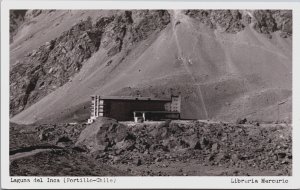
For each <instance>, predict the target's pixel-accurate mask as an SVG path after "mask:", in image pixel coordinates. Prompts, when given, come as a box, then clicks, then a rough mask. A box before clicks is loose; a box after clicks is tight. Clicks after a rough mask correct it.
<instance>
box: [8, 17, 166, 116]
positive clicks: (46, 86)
mask: <svg viewBox="0 0 300 190" xmlns="http://www.w3.org/2000/svg"><path fill="white" fill-rule="evenodd" d="M39 13H41V11H40V12H39ZM36 14H37V13H34V15H36ZM169 22H170V18H169V15H168V13H167V12H166V11H125V12H122V13H120V14H117V15H114V16H111V17H101V18H98V19H97V20H96V22H95V23H92V19H91V18H90V17H88V19H87V20H83V21H81V22H79V23H78V24H76V25H75V26H73V27H71V28H70V29H69V30H68V31H66V32H63V33H62V35H61V36H60V37H58V38H55V39H53V40H51V41H50V42H46V43H45V44H44V45H42V46H41V47H39V49H37V50H34V51H32V52H30V53H28V54H27V55H26V56H25V57H24V59H23V60H22V61H18V63H16V64H14V65H13V66H12V67H11V75H10V84H11V85H10V90H11V97H12V98H11V104H10V111H11V114H12V115H15V114H16V113H19V112H21V111H22V110H24V109H25V108H26V107H28V106H30V105H32V104H34V103H35V102H37V101H38V100H39V99H40V98H42V97H44V96H46V95H47V94H49V93H51V92H52V91H54V90H56V89H57V88H58V87H60V86H62V85H64V84H65V83H66V82H68V81H71V80H72V79H71V78H72V77H73V76H74V75H75V74H76V73H77V72H78V71H79V70H80V69H81V67H82V65H83V64H84V62H86V60H87V59H89V58H90V57H91V56H92V54H94V53H95V52H96V51H98V50H99V48H103V49H105V50H107V55H108V56H109V57H111V56H114V55H115V54H117V53H119V52H120V51H121V50H122V48H124V49H126V48H127V47H128V46H130V45H132V44H134V43H137V42H139V41H140V40H143V39H144V38H147V36H148V35H150V34H151V33H152V32H154V31H155V30H162V29H163V28H164V27H165V26H166V25H167V24H168V23H169ZM108 64H109V63H108Z"/></svg>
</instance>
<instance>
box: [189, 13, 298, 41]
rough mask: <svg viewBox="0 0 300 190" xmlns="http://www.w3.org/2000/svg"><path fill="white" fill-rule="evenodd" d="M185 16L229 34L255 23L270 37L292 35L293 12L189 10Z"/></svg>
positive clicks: (260, 31) (254, 25)
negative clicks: (277, 33)
mask: <svg viewBox="0 0 300 190" xmlns="http://www.w3.org/2000/svg"><path fill="white" fill-rule="evenodd" d="M185 14H186V15H188V16H190V17H192V18H195V19H197V20H199V21H200V22H201V23H203V24H206V25H208V26H209V27H211V28H214V29H220V30H222V31H224V32H228V33H237V32H239V31H242V30H243V29H244V28H245V26H247V25H249V24H251V23H253V28H254V29H255V30H256V31H257V32H259V33H263V34H267V35H269V34H271V33H273V32H276V31H280V33H281V34H280V35H281V36H282V37H288V36H291V35H292V11H291V10H254V11H244V10H187V11H185Z"/></svg>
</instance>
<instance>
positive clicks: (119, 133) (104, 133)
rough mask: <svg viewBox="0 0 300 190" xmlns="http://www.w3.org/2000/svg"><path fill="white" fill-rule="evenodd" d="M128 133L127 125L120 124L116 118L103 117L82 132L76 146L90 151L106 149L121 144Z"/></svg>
mask: <svg viewBox="0 0 300 190" xmlns="http://www.w3.org/2000/svg"><path fill="white" fill-rule="evenodd" d="M128 135H129V133H128V129H127V126H125V125H122V124H119V123H118V122H117V121H116V120H115V119H111V118H106V117H101V118H98V119H97V120H96V121H95V122H94V123H93V124H91V125H88V126H87V127H86V128H85V129H84V130H83V131H82V132H81V134H80V136H79V138H78V140H77V142H76V146H78V147H84V148H85V149H88V150H89V151H90V152H94V151H99V150H101V151H104V150H106V149H107V148H108V147H112V146H113V145H115V144H118V145H119V144H120V143H119V142H121V141H123V140H124V139H125V138H126V137H127V136H128Z"/></svg>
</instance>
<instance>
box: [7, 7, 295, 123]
mask: <svg viewBox="0 0 300 190" xmlns="http://www.w3.org/2000/svg"><path fill="white" fill-rule="evenodd" d="M22 15H24V12H23V13H22ZM11 18H15V19H11V38H12V39H13V40H12V41H11V72H10V93H11V95H10V114H11V117H12V121H14V122H18V123H33V122H36V121H38V120H45V119H46V120H47V121H50V120H51V121H60V120H65V119H70V118H71V119H72V118H74V116H75V113H78V111H79V110H83V111H82V112H85V115H87V113H88V110H87V109H85V108H87V107H89V106H88V105H89V97H90V95H92V94H103V95H109V94H114V95H136V94H142V95H145V96H156V97H168V96H169V95H170V94H171V93H172V94H181V95H182V97H183V104H182V105H183V107H182V110H183V112H182V116H183V117H184V118H202V119H203V118H205V119H219V120H235V119H237V118H240V117H249V118H252V119H253V120H267V121H272V120H273V121H274V120H278V119H280V120H290V119H291V117H290V115H291V114H290V113H291V84H292V82H291V71H292V57H291V55H292V54H291V52H292V51H291V47H292V46H291V44H292V12H291V11H289V10H280V11H279V10H272V11H269V10H259V11H256V10H251V11H250V10H184V11H177V10H169V11H167V10H127V11H102V10H101V11H60V10H43V11H41V10H30V11H26V12H25V15H24V16H23V17H20V18H21V19H17V18H19V16H15V14H13V12H12V13H11ZM75 18H76V19H77V20H75ZM18 20H20V21H18ZM47 20H48V22H46V21H47ZM270 68H272V69H270ZM274 73H276V74H275V75H274ZM283 101H284V102H286V103H285V104H283V105H282V106H281V114H280V118H278V116H277V107H278V106H277V104H278V103H280V102H283ZM224 110H226V111H224ZM240 110H243V111H242V112H241V111H240ZM80 112H81V111H80Z"/></svg>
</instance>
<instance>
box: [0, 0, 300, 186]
mask: <svg viewBox="0 0 300 190" xmlns="http://www.w3.org/2000/svg"><path fill="white" fill-rule="evenodd" d="M10 9H292V10H293V133H292V136H293V145H292V146H293V166H292V167H293V170H292V176H275V177H270V176H263V177H252V176H251V177H243V176H237V177H215V176H212V177H204V176H199V177H84V176H83V177H49V178H50V179H58V180H59V181H60V182H59V183H54V182H53V183H48V182H46V181H47V177H43V179H44V182H43V183H35V182H33V180H34V179H35V178H40V177H10V176H9V19H8V18H9V10H10ZM299 52H300V3H299V2H195V1H190V2H183V1H175V2H171V1H162V2H159V1H153V2H151V1H50V0H48V1H28V0H19V1H17V0H5V1H2V2H1V187H2V188H8V189H11V188H13V189H18V188H21V189H41V188H47V189H49V188H60V189H66V188H68V189H86V188H91V189H92V188H93V189H95V188H97V189H99V188H105V189H111V188H126V189H131V188H148V189H149V188H170V189H179V188H191V189H193V188H234V189H241V188H248V189H249V188H261V189H263V188H267V189H279V188H283V189H291V188H292V189H294V188H300V180H299V179H300V167H299V160H300V153H299V150H300V149H299V148H300V147H299V143H300V134H299V132H300V130H299V124H300V117H299V116H300V109H299V108H300V88H299V85H297V82H300V73H299V72H300V65H299V64H300V54H299ZM297 116H298V117H297ZM297 137H298V138H297ZM297 150H298V151H297ZM23 178H24V179H30V180H31V182H29V183H26V182H24V183H16V182H12V180H14V179H15V180H17V179H23ZM67 178H70V179H77V178H80V179H81V180H83V179H85V178H86V180H93V179H95V180H98V181H99V179H97V178H101V179H103V180H102V181H105V179H106V180H108V182H73V183H64V180H66V179H67ZM234 179H245V180H254V181H255V180H258V181H259V182H261V180H262V179H274V180H277V179H278V180H280V179H284V180H288V183H271V184H268V183H232V180H234ZM114 180H115V182H113V181H114ZM109 181H111V182H109ZM250 182H251V181H250Z"/></svg>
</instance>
